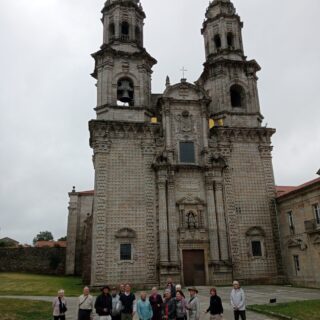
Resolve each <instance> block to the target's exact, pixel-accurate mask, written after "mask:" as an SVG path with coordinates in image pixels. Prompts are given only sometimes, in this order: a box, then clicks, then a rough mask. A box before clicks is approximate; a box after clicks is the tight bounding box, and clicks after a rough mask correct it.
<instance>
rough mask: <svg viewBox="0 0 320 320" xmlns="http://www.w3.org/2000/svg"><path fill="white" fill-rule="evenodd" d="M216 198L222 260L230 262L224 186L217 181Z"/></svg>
mask: <svg viewBox="0 0 320 320" xmlns="http://www.w3.org/2000/svg"><path fill="white" fill-rule="evenodd" d="M215 198H216V208H217V218H218V230H219V245H220V258H221V260H222V261H227V260H229V246H228V236H227V226H226V217H225V210H224V200H223V184H222V181H215Z"/></svg>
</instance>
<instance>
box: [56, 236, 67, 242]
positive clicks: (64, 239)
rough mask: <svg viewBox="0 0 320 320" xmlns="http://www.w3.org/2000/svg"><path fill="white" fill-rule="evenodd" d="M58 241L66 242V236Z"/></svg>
mask: <svg viewBox="0 0 320 320" xmlns="http://www.w3.org/2000/svg"><path fill="white" fill-rule="evenodd" d="M58 241H67V236H65V237H61V238H59V239H58Z"/></svg>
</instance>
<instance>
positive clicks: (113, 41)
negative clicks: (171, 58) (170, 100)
mask: <svg viewBox="0 0 320 320" xmlns="http://www.w3.org/2000/svg"><path fill="white" fill-rule="evenodd" d="M102 15H103V16H102V19H101V21H102V23H103V44H102V46H101V48H100V50H99V51H98V52H96V53H94V54H93V55H92V56H93V58H94V59H95V69H94V72H93V74H92V76H93V77H94V78H95V79H97V97H98V98H97V108H96V112H97V119H98V120H113V121H114V120H118V121H137V122H143V121H145V120H146V119H145V116H146V114H145V112H144V111H145V109H147V108H148V106H149V105H150V100H151V74H152V67H153V65H154V64H156V63H157V61H156V60H155V59H154V58H152V57H151V56H150V55H149V54H148V53H147V51H146V50H145V49H144V47H143V25H144V19H145V18H146V15H145V13H144V11H143V8H142V6H141V4H140V1H139V0H107V1H106V2H105V5H104V8H103V10H102Z"/></svg>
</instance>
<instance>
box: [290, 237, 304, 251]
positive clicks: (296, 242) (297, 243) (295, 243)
mask: <svg viewBox="0 0 320 320" xmlns="http://www.w3.org/2000/svg"><path fill="white" fill-rule="evenodd" d="M287 246H288V248H300V250H302V251H304V250H306V249H307V248H308V246H307V244H306V243H305V242H304V241H303V240H301V239H290V240H288V243H287Z"/></svg>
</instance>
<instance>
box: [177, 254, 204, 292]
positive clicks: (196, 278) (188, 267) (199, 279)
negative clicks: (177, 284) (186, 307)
mask: <svg viewBox="0 0 320 320" xmlns="http://www.w3.org/2000/svg"><path fill="white" fill-rule="evenodd" d="M182 254H183V276H184V285H186V286H204V285H205V284H206V272H205V265H204V251H203V250H183V252H182Z"/></svg>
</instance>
